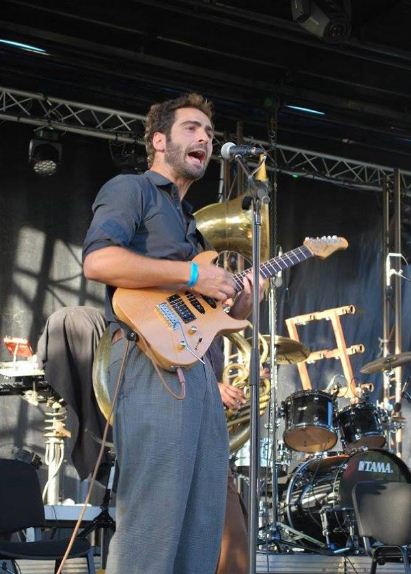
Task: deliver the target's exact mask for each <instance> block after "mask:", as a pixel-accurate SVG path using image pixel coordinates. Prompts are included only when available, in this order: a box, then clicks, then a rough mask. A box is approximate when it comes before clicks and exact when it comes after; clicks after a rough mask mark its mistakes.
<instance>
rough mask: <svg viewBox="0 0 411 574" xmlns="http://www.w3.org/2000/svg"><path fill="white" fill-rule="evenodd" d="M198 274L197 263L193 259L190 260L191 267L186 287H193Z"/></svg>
mask: <svg viewBox="0 0 411 574" xmlns="http://www.w3.org/2000/svg"><path fill="white" fill-rule="evenodd" d="M198 275H199V271H198V263H196V262H195V261H192V262H191V267H190V278H189V280H188V281H187V287H190V289H191V287H194V285H195V284H196V283H197V281H198Z"/></svg>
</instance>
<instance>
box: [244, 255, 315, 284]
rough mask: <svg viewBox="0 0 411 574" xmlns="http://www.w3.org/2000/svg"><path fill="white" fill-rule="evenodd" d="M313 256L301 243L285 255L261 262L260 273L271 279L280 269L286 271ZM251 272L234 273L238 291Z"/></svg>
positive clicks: (248, 270)
mask: <svg viewBox="0 0 411 574" xmlns="http://www.w3.org/2000/svg"><path fill="white" fill-rule="evenodd" d="M310 257H313V253H312V252H311V251H310V250H309V249H308V247H305V245H301V246H300V247H296V248H295V249H292V250H291V251H287V253H284V254H283V255H277V257H273V258H272V259H269V260H268V261H265V263H261V265H260V275H261V276H262V277H264V279H269V278H271V277H274V275H276V274H277V273H279V272H280V271H284V270H285V269H288V268H289V267H293V266H294V265H297V263H301V262H302V261H305V260H306V259H309V258H310ZM249 272H250V269H247V270H246V271H242V272H241V273H236V274H235V275H234V281H235V285H236V287H235V290H236V292H237V293H240V291H242V290H243V289H244V283H243V278H244V277H245V276H246V275H247V273H249Z"/></svg>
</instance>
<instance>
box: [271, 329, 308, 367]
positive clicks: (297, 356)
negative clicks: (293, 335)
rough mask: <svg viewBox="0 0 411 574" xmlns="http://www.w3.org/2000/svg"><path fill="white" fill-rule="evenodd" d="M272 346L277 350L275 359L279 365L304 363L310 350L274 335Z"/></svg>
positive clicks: (286, 338) (298, 343)
mask: <svg viewBox="0 0 411 574" xmlns="http://www.w3.org/2000/svg"><path fill="white" fill-rule="evenodd" d="M274 344H275V347H276V349H277V355H276V357H277V363H278V364H279V365H290V364H293V363H299V362H300V361H305V359H306V358H307V357H308V356H309V354H310V350H309V349H307V347H305V346H304V345H303V344H302V343H300V341H295V340H294V339H289V338H288V337H282V336H281V335H276V337H275V343H274Z"/></svg>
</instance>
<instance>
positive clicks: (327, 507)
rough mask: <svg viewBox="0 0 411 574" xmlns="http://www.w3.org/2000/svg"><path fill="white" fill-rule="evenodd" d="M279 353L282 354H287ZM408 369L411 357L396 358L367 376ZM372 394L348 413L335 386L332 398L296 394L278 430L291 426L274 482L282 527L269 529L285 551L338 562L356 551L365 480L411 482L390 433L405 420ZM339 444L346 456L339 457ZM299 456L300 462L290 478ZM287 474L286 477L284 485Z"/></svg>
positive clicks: (294, 349) (297, 352)
mask: <svg viewBox="0 0 411 574" xmlns="http://www.w3.org/2000/svg"><path fill="white" fill-rule="evenodd" d="M284 339H285V338H284ZM286 343H287V353H288V357H289V360H288V361H287V362H290V363H291V362H297V361H298V360H302V359H301V357H302V356H303V355H306V349H305V348H304V347H303V345H301V343H300V342H297V341H293V340H292V339H288V341H286ZM284 345H285V343H284ZM279 351H280V354H281V346H280V348H279ZM293 356H294V357H295V358H294V360H293V359H291V360H290V357H293ZM282 362H283V363H284V361H282ZM408 362H411V353H401V354H398V355H392V356H390V357H388V358H387V357H385V358H381V359H377V360H376V361H373V362H371V363H368V364H366V365H365V366H364V367H363V368H362V369H361V373H364V374H373V373H377V372H382V371H384V370H391V369H393V368H395V367H397V366H400V365H404V364H406V363H408ZM364 387H365V389H366V390H365V391H364V389H363V390H361V389H360V392H359V397H360V398H358V397H357V398H354V399H352V400H351V403H350V404H349V405H348V406H344V407H342V408H339V405H338V402H339V399H340V398H341V397H343V396H344V389H342V391H343V392H341V386H340V385H333V386H332V387H331V388H330V387H329V388H328V389H327V391H322V390H303V391H298V392H295V393H293V394H291V395H290V396H289V397H288V398H286V400H284V401H283V402H282V404H281V407H280V408H279V409H278V410H277V412H278V416H277V427H278V426H279V424H280V423H281V421H283V423H284V432H283V441H284V445H281V446H283V448H277V449H275V450H274V452H276V456H277V460H275V461H274V463H273V464H274V466H275V468H276V469H277V472H274V473H273V475H274V476H272V481H273V484H272V487H273V504H275V500H277V501H278V512H275V513H274V516H277V518H278V522H276V523H275V524H269V525H268V530H269V531H270V532H271V537H272V541H273V543H275V544H276V546H277V547H278V545H279V544H281V542H284V543H285V546H286V547H290V546H291V547H292V546H296V547H302V548H307V549H309V550H315V549H318V550H319V551H325V552H331V553H336V554H337V553H340V552H341V553H342V552H345V551H351V550H354V551H356V550H358V536H357V535H356V522H355V515H354V511H353V506H352V501H351V492H352V488H353V486H354V485H355V484H356V483H357V482H359V481H364V480H367V481H369V480H379V481H384V482H392V481H396V482H398V481H399V482H411V472H410V470H409V469H408V467H407V465H406V464H405V463H404V462H403V461H402V460H401V459H400V458H399V457H398V456H396V455H395V454H394V453H392V452H391V451H390V436H391V435H390V433H392V432H395V431H396V430H398V429H399V428H401V427H402V425H403V424H404V419H403V418H402V417H400V416H399V415H398V413H396V412H395V409H394V410H391V411H389V410H386V409H384V408H381V407H379V406H376V405H375V404H373V403H372V402H371V401H370V399H369V392H367V391H371V390H372V385H371V386H368V385H364ZM345 390H347V389H345ZM328 391H330V392H328ZM338 440H340V443H339V445H341V449H340V450H338V451H335V450H334V451H333V450H332V449H334V448H335V447H336V445H337V442H338ZM339 445H337V446H339ZM298 453H300V454H298ZM294 455H295V456H296V457H299V460H300V462H299V463H297V466H295V467H294V469H293V470H292V471H290V466H291V464H292V459H293V458H294ZM301 457H303V462H301ZM280 469H281V470H283V471H284V469H285V473H284V472H283V474H284V477H283V478H282V479H281V478H280V480H279V478H278V477H279V475H280V474H281V473H280V472H279V470H280ZM274 481H276V482H277V484H274ZM280 482H281V484H280Z"/></svg>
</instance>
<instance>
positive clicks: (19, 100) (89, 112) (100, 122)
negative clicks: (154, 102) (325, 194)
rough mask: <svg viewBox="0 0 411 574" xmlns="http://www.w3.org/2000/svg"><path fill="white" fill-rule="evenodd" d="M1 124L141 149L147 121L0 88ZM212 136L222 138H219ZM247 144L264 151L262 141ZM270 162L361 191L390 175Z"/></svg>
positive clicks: (280, 156) (289, 151)
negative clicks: (30, 127) (134, 146)
mask: <svg viewBox="0 0 411 574" xmlns="http://www.w3.org/2000/svg"><path fill="white" fill-rule="evenodd" d="M1 119H3V120H8V121H15V122H19V123H25V124H30V125H34V126H43V127H44V126H49V127H53V128H54V129H57V130H60V131H63V132H72V133H78V134H83V135H88V136H92V137H97V138H103V139H107V140H114V141H118V142H125V143H139V144H141V143H142V134H143V130H144V121H145V116H143V115H139V114H130V113H127V112H121V111H118V110H113V109H110V108H103V107H100V106H93V105H90V104H84V103H79V102H72V101H68V100H62V99H58V98H52V97H49V96H47V95H45V94H38V93H30V92H24V91H20V90H14V89H9V88H4V87H0V120H1ZM216 135H217V138H219V137H220V138H221V137H222V135H223V134H222V133H217V134H216ZM246 141H247V142H250V143H258V144H261V145H264V146H268V144H267V142H264V141H259V140H253V139H250V138H247V139H246ZM269 157H271V160H272V162H267V163H271V164H272V165H276V166H277V170H278V171H279V172H282V173H288V174H290V175H294V176H295V175H298V176H300V177H306V178H311V179H316V180H322V181H328V182H330V183H334V184H338V185H343V186H347V187H355V188H360V189H369V190H382V188H383V185H384V181H385V180H386V179H387V178H388V179H392V178H393V173H394V169H393V168H391V167H387V166H380V165H374V164H369V163H363V162H359V161H355V160H351V159H346V158H341V157H336V156H332V155H327V154H323V153H319V152H310V151H307V150H303V149H298V148H293V147H289V146H283V145H278V146H277V149H276V157H275V162H274V158H273V156H272V154H270V155H269ZM216 159H217V158H216ZM268 167H269V166H268ZM269 169H270V167H269ZM400 177H401V189H402V193H406V194H407V195H409V194H410V195H411V172H407V171H401V172H400Z"/></svg>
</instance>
